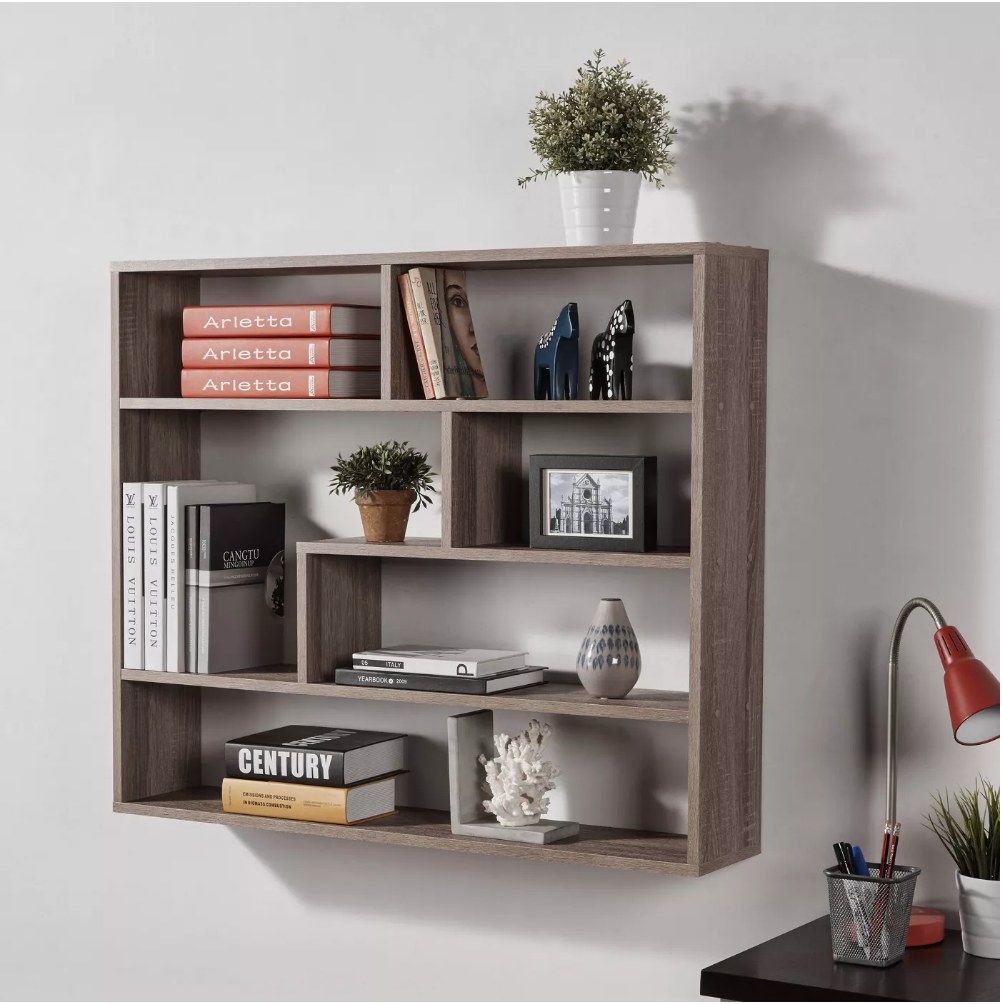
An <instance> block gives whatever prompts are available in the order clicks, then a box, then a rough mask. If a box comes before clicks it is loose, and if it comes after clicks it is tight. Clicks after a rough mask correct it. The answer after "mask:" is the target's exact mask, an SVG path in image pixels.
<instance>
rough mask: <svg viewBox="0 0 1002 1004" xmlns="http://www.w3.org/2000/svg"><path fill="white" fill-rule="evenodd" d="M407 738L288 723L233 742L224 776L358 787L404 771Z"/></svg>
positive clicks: (228, 750)
mask: <svg viewBox="0 0 1002 1004" xmlns="http://www.w3.org/2000/svg"><path fill="white" fill-rule="evenodd" d="M406 738H407V737H406V736H404V735H402V734H400V733H398V732H368V731H365V730H359V729H340V728H331V727H329V726H326V727H325V726H323V725H285V726H282V727H281V728H277V729H269V730H268V731H267V732H256V733H254V734H253V735H250V736H243V737H242V738H240V739H231V740H230V741H229V742H228V743H227V744H226V747H225V751H224V754H225V761H226V773H227V775H228V776H229V777H245V778H246V777H251V778H256V779H258V780H263V781H290V782H294V783H295V784H311V785H333V786H335V787H336V786H339V785H350V784H356V783H357V782H359V781H365V780H367V779H368V778H372V777H379V776H380V775H382V774H392V773H393V772H394V771H400V770H403V769H404V740H405V739H406Z"/></svg>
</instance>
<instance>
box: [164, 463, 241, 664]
mask: <svg viewBox="0 0 1002 1004" xmlns="http://www.w3.org/2000/svg"><path fill="white" fill-rule="evenodd" d="M166 496H167V500H166V511H165V520H166V523H165V532H164V549H165V559H164V563H165V572H164V581H165V592H164V608H165V611H164V613H165V616H164V625H165V627H164V646H165V648H164V659H165V665H164V668H165V669H166V670H167V672H168V673H184V672H186V671H187V670H188V655H187V650H186V646H185V549H186V543H187V539H188V534H187V528H186V526H185V510H186V507H187V506H195V505H200V504H202V503H209V502H253V501H254V500H255V499H256V498H257V489H256V488H255V487H254V485H244V484H239V483H238V482H236V481H195V482H189V483H187V484H182V483H178V484H169V485H167V488H166ZM194 671H195V670H194V667H192V668H191V672H194Z"/></svg>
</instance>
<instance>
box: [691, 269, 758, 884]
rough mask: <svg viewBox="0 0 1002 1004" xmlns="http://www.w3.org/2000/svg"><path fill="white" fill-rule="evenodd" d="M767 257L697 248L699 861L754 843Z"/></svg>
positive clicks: (694, 706) (695, 816)
mask: <svg viewBox="0 0 1002 1004" xmlns="http://www.w3.org/2000/svg"><path fill="white" fill-rule="evenodd" d="M767 298H768V262H767V259H765V258H751V257H749V258H737V257H724V256H717V255H711V254H705V255H697V256H696V258H695V262H694V268H693V416H692V548H691V560H692V566H691V573H690V583H691V615H690V632H691V641H690V644H691V665H690V674H689V676H690V680H689V689H690V726H689V774H690V776H689V838H690V839H689V854H690V863H691V864H693V865H694V867H695V868H696V869H697V871H699V872H705V871H710V870H712V869H714V868H719V867H722V866H723V865H725V864H729V863H731V862H733V861H737V860H740V859H741V858H745V857H749V856H751V855H753V854H757V853H759V851H760V849H761V818H760V817H761V785H762V778H761V770H762V604H763V596H762V593H763V536H764V513H765V383H766V315H767Z"/></svg>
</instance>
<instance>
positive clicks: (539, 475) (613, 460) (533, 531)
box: [529, 453, 658, 551]
mask: <svg viewBox="0 0 1002 1004" xmlns="http://www.w3.org/2000/svg"><path fill="white" fill-rule="evenodd" d="M657 470H658V461H657V457H643V456H606V455H602V454H591V453H534V454H532V456H530V457H529V546H530V547H548V548H554V549H558V550H562V551H567V550H575V551H653V550H654V549H655V548H656V547H657V539H658V527H657V519H658V510H657ZM603 472H612V473H613V474H615V475H619V474H625V475H626V476H627V478H628V484H629V489H630V490H629V496H628V499H627V500H626V501H625V503H624V502H623V500H622V499H620V500H619V503H618V505H617V506H616V509H615V511H614V510H613V506H612V504H611V502H610V499H609V498H602V497H601V494H600V493H601V487H600V482H601V478H600V477H599V478H595V477H594V475H595V474H601V473H603ZM553 475H557V476H559V477H560V478H561V479H562V481H564V482H566V481H567V475H577V476H578V479H580V478H581V476H583V475H592V476H593V477H592V478H591V480H592V481H593V482H594V483H595V485H596V486H597V493H596V497H595V501H594V502H592V501H590V500H588V501H582V502H581V503H580V504H578V505H574V506H572V508H571V509H570V511H569V512H567V511H565V510H563V509H561V510H558V512H557V514H554V513H552V512H551V511H550V510H551V506H550V491H551V490H552V486H553V483H554V482H553V479H552V476H553ZM558 483H559V482H558ZM592 490H595V489H592V488H591V486H589V485H585V486H581V485H580V484H578V482H577V481H575V483H574V485H573V487H572V491H573V492H574V493H575V494H580V495H581V496H582V497H583V496H584V495H585V493H586V492H587V491H592ZM544 510H545V511H544ZM624 511H625V512H626V516H625V517H623V513H624ZM616 516H620V517H623V518H622V519H616V518H615V517H616ZM624 519H625V520H628V523H627V525H626V532H623V530H622V529H618V530H617V529H616V528H617V527H620V528H621V527H622V525H623V522H624ZM565 520H566V521H567V522H566V523H565V525H564V526H559V524H560V523H564V521H565ZM596 526H598V529H595V527H596ZM557 527H559V528H557Z"/></svg>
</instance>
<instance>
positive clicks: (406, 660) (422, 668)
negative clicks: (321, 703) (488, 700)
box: [351, 645, 527, 678]
mask: <svg viewBox="0 0 1002 1004" xmlns="http://www.w3.org/2000/svg"><path fill="white" fill-rule="evenodd" d="M526 654H527V653H525V652H508V651H501V650H498V649H492V648H442V647H440V646H437V645H395V646H393V647H391V648H374V649H368V650H367V651H365V652H354V653H353V654H352V657H351V664H352V667H353V668H355V669H368V670H372V671H373V672H379V671H381V670H382V671H385V672H395V673H401V672H402V673H420V674H421V675H424V676H472V677H478V678H479V677H485V676H495V675H496V674H498V673H506V672H508V671H509V670H512V669H522V668H523V667H524V666H525V657H526Z"/></svg>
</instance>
